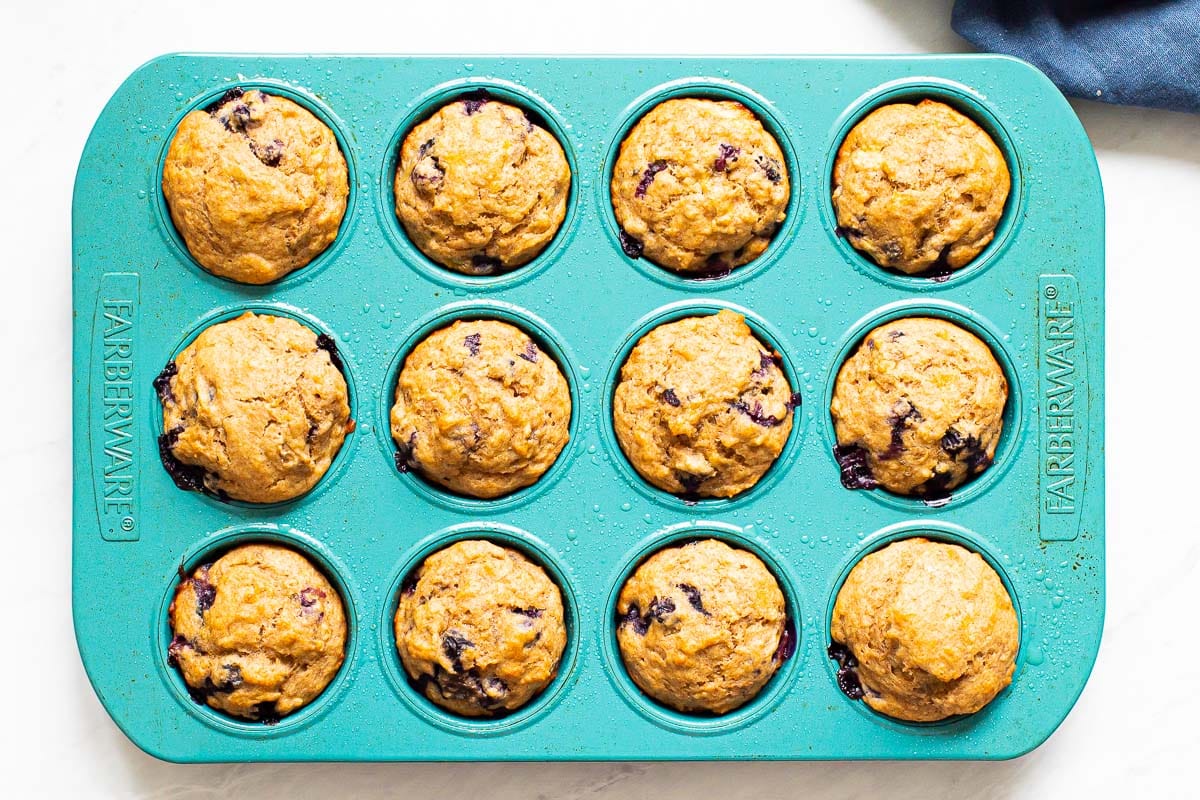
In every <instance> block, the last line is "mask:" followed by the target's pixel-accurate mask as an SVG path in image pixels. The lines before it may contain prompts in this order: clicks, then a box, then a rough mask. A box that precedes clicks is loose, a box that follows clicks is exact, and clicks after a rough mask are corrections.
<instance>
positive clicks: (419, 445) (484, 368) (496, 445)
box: [391, 320, 571, 498]
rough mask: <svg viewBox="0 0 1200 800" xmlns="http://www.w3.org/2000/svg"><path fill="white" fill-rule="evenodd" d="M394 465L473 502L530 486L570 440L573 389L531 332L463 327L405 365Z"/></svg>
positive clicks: (474, 324)
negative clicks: (472, 498)
mask: <svg viewBox="0 0 1200 800" xmlns="http://www.w3.org/2000/svg"><path fill="white" fill-rule="evenodd" d="M391 421H392V438H393V439H395V441H396V448H397V452H396V466H397V467H398V468H399V469H400V471H401V472H404V471H407V470H409V469H412V470H415V471H416V472H417V473H419V474H420V475H421V476H422V477H424V478H426V479H428V480H430V481H433V482H434V483H436V484H438V485H440V486H444V487H446V488H447V489H450V490H451V491H453V492H458V493H459V494H464V495H468V496H470V497H480V498H494V497H500V496H501V495H505V494H509V493H510V492H514V491H516V490H517V489H520V488H523V487H525V486H529V485H530V484H532V483H534V482H536V481H537V479H538V478H540V477H541V476H542V474H543V473H545V471H546V470H548V469H550V467H551V465H552V464H554V461H555V459H557V458H558V454H559V453H561V452H562V449H563V447H564V446H565V445H566V443H567V438H568V431H567V429H568V426H569V425H570V423H571V392H570V390H569V389H568V388H567V381H566V378H564V377H563V375H562V372H561V371H560V370H559V368H558V365H557V364H556V363H554V359H553V358H551V357H550V355H549V354H547V353H544V352H542V351H541V350H540V349H539V348H538V346H537V343H536V342H534V341H533V340H532V339H530V338H529V336H528V335H526V334H525V332H524V331H522V330H520V329H519V328H516V327H514V326H512V325H509V324H508V323H506V322H499V321H497V320H471V321H462V320H460V321H458V322H455V323H454V324H452V325H450V326H449V327H446V328H442V329H441V330H439V331H436V332H434V333H431V334H430V335H429V336H428V337H426V338H425V339H424V340H423V341H422V342H421V343H420V344H418V345H417V346H416V347H415V348H413V351H412V352H411V353H409V354H408V357H407V358H406V359H405V360H404V368H403V369H401V371H400V379H399V381H397V384H396V403H395V405H394V406H392V414H391Z"/></svg>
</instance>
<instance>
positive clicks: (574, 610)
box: [378, 522, 580, 737]
mask: <svg viewBox="0 0 1200 800" xmlns="http://www.w3.org/2000/svg"><path fill="white" fill-rule="evenodd" d="M464 539H484V540H486V541H489V542H492V543H493V544H497V545H499V546H501V547H511V548H513V549H514V550H518V551H520V552H521V553H522V554H523V555H525V556H526V557H528V558H529V560H530V561H532V562H533V563H535V564H537V565H538V566H540V567H541V568H542V569H544V570H545V571H546V574H547V575H548V576H549V577H550V580H552V581H553V582H554V584H555V585H556V586H558V589H559V591H560V592H561V593H562V600H563V622H564V623H565V625H566V629H567V631H566V633H567V645H566V647H565V648H564V649H563V654H562V659H561V660H560V661H559V664H558V673H557V674H556V675H555V676H554V680H552V681H551V682H550V684H549V685H548V686H547V687H546V688H545V689H543V690H542V691H541V692H540V693H539V694H537V695H535V696H534V697H533V698H532V699H531V700H530V701H529V702H528V703H526V704H525V705H524V706H522V707H520V708H518V709H515V710H514V711H511V712H509V713H506V714H502V715H497V716H492V717H464V716H461V715H459V714H455V713H454V712H452V711H450V710H448V709H445V708H442V707H441V706H439V705H437V704H436V703H434V702H433V701H432V700H429V699H428V698H427V697H425V696H424V695H423V694H422V693H421V691H420V690H419V689H418V688H417V687H416V686H415V685H414V681H413V680H412V679H411V678H410V677H409V675H408V672H407V671H406V670H405V669H404V664H403V663H401V661H400V653H399V651H398V650H397V648H396V632H395V619H396V610H397V609H398V608H399V605H400V592H401V588H402V586H403V584H404V579H405V578H407V577H408V576H409V574H410V573H412V572H413V570H415V569H417V568H418V567H419V566H421V563H422V562H424V560H425V559H426V558H427V557H428V556H430V555H432V554H433V553H436V552H437V551H439V550H442V549H444V548H446V547H448V546H450V545H452V544H454V543H455V542H461V541H463V540H464ZM568 577H569V576H568V573H567V571H566V569H565V567H564V566H563V564H562V562H561V561H559V558H558V556H557V555H556V554H555V553H554V552H553V551H552V550H551V549H550V547H549V545H547V544H546V543H545V542H543V541H542V540H540V539H538V538H536V537H535V536H533V535H532V534H530V533H527V532H526V531H523V530H521V529H520V528H516V527H513V526H511V525H504V524H502V523H497V522H480V523H463V524H459V525H453V526H451V527H449V528H444V529H442V530H440V531H437V532H436V533H433V534H430V535H429V536H426V537H425V538H424V539H422V540H421V541H419V542H417V544H416V545H415V546H414V547H412V548H410V549H409V551H408V553H407V554H406V555H405V556H404V557H403V558H402V559H401V560H400V563H399V565H398V566H397V567H396V568H395V569H394V570H393V573H392V580H391V583H390V584H389V586H388V590H387V594H386V595H385V597H386V602H385V603H384V608H383V611H384V616H383V619H381V620H380V621H379V640H378V646H379V661H380V663H381V664H382V666H383V671H384V674H385V675H386V676H387V679H388V683H389V684H390V685H391V687H392V689H393V691H395V693H396V696H397V697H399V698H400V700H401V701H402V702H403V704H404V705H405V706H406V707H407V708H408V709H409V710H411V711H412V712H414V713H415V715H416V716H417V717H418V718H419V719H421V720H423V721H424V722H427V723H429V724H431V725H436V726H438V727H440V728H443V729H445V730H448V731H450V732H452V733H456V734H459V735H462V736H468V737H473V736H499V735H503V734H506V733H511V732H512V731H514V730H519V729H521V728H524V727H527V726H529V725H532V724H534V723H536V722H537V721H538V720H540V719H542V718H544V717H545V716H546V715H547V714H549V713H550V712H551V711H552V710H553V708H554V707H555V706H556V705H557V704H558V703H559V702H560V701H561V700H562V698H563V695H564V694H566V692H565V691H564V687H566V686H567V685H568V684H570V683H571V682H573V680H574V676H573V674H572V673H573V671H574V669H575V664H576V662H577V660H578V657H579V630H578V629H579V620H580V611H579V604H578V601H577V600H576V599H575V590H574V588H573V587H572V586H571V582H570V580H568Z"/></svg>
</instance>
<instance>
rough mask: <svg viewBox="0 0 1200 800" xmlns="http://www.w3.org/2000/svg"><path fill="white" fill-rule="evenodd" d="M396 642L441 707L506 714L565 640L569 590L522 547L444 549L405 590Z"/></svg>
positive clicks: (549, 675)
mask: <svg viewBox="0 0 1200 800" xmlns="http://www.w3.org/2000/svg"><path fill="white" fill-rule="evenodd" d="M395 629H396V647H397V649H398V650H399V652H400V660H401V662H402V663H403V664H404V669H405V671H407V672H408V675H409V677H410V678H412V680H413V681H414V682H415V683H416V684H417V685H418V686H419V688H420V690H421V692H422V693H423V694H424V695H425V696H426V697H428V698H429V699H430V700H431V701H432V702H434V703H436V704H437V705H439V706H441V707H443V708H446V709H449V710H450V711H453V712H454V713H456V714H461V715H463V716H467V717H481V716H500V715H503V714H506V713H509V712H512V711H515V710H517V709H518V708H520V707H521V706H523V705H525V704H526V703H528V702H529V701H530V700H531V699H533V698H534V697H536V696H537V695H538V694H540V693H541V692H542V690H543V689H545V688H546V687H547V686H549V685H550V682H551V681H553V680H554V676H555V675H557V674H558V666H559V663H560V662H561V660H562V654H563V649H564V648H565V647H566V643H567V630H566V623H565V621H564V615H563V602H562V595H561V593H560V592H559V588H558V586H556V585H555V584H554V581H552V580H550V578H549V577H548V576H547V575H546V573H545V571H544V570H543V569H542V568H541V567H539V566H538V565H537V564H534V563H533V562H532V561H530V560H529V559H527V558H526V557H525V556H523V555H521V554H520V553H519V552H517V551H516V550H513V549H511V548H507V547H500V546H498V545H495V544H492V543H491V542H486V541H479V540H470V541H462V542H456V543H455V544H452V545H450V546H449V547H446V548H445V549H442V550H439V551H438V552H436V553H434V554H433V555H431V556H429V557H428V558H426V559H425V561H423V562H422V563H421V566H420V567H418V568H417V569H416V571H415V572H413V574H411V575H409V576H408V577H407V578H406V579H405V580H404V583H403V586H402V588H401V590H400V603H399V607H398V608H397V609H396V619H395Z"/></svg>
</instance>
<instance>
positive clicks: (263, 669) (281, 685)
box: [167, 544, 346, 723]
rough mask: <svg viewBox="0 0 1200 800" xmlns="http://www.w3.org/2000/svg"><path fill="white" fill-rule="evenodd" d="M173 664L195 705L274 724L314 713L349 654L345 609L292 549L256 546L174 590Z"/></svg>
mask: <svg viewBox="0 0 1200 800" xmlns="http://www.w3.org/2000/svg"><path fill="white" fill-rule="evenodd" d="M168 617H169V619H170V623H171V632H172V634H173V638H172V639H171V644H170V646H169V647H168V649H167V660H168V662H169V663H170V664H171V665H172V666H174V667H176V668H178V670H179V672H180V674H181V675H182V676H183V680H184V682H185V683H186V684H187V685H188V690H189V691H190V692H191V694H192V697H193V698H194V699H195V700H196V701H197V702H200V703H206V704H208V705H209V706H211V707H212V708H215V709H217V710H218V711H223V712H225V713H226V714H231V715H233V716H235V717H242V718H245V719H251V720H257V721H260V722H268V723H269V722H273V721H275V720H278V719H279V717H282V716H284V715H286V714H290V713H292V712H293V711H295V710H297V709H298V708H300V707H302V706H304V705H306V704H307V703H310V702H311V701H312V700H313V699H314V698H315V697H316V696H317V695H319V694H320V693H321V692H322V691H323V690H324V689H325V687H326V686H328V685H329V682H330V681H331V680H333V678H334V676H335V675H337V672H338V669H340V668H341V666H342V660H343V659H344V658H345V650H346V616H345V613H344V610H343V608H342V599H341V597H340V596H339V595H338V592H337V590H336V589H334V588H333V586H332V585H331V584H330V583H329V580H328V579H327V578H326V577H325V576H324V575H322V574H321V572H320V570H318V569H317V568H316V567H314V566H313V565H312V563H311V562H310V561H309V560H308V559H307V558H305V557H304V556H302V555H300V554H299V553H297V552H295V551H294V550H292V549H290V548H288V547H282V546H279V545H272V544H249V545H242V546H240V547H236V548H234V549H233V550H230V551H229V552H228V553H226V554H225V555H223V556H221V557H220V558H218V559H217V560H216V561H215V562H213V563H211V564H204V565H202V566H200V567H199V568H197V569H196V571H195V572H194V573H192V575H191V576H190V577H188V578H185V579H184V580H183V581H181V582H180V584H179V586H178V587H177V588H176V590H175V597H174V599H173V600H172V601H171V607H170V609H169V611H168Z"/></svg>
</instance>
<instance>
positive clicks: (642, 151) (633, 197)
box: [611, 98, 791, 277]
mask: <svg viewBox="0 0 1200 800" xmlns="http://www.w3.org/2000/svg"><path fill="white" fill-rule="evenodd" d="M611 192H612V205H613V211H614V212H615V213H616V216H617V223H618V224H619V225H620V227H621V245H622V248H623V249H624V250H625V252H626V254H627V255H629V256H631V257H634V258H636V257H638V256H645V257H646V258H648V259H650V260H651V261H653V262H654V263H655V264H658V265H659V266H661V267H666V268H667V269H670V270H675V271H677V272H682V273H685V274H690V275H693V276H706V277H714V276H719V275H723V274H726V273H728V272H729V271H730V270H732V269H733V268H735V267H739V266H741V265H743V264H746V263H748V262H750V261H753V260H754V259H756V258H758V257H759V256H760V255H762V253H763V251H765V250H766V249H767V245H769V244H770V243H771V238H772V237H773V236H774V235H775V231H776V229H777V228H778V227H779V225H780V223H782V222H783V220H784V217H785V216H786V210H787V204H788V198H789V196H790V192H791V189H790V187H789V184H788V171H787V167H786V165H785V161H784V157H783V152H782V151H781V150H780V149H779V143H778V142H776V141H775V137H773V136H772V135H771V134H770V133H768V132H767V130H766V129H765V128H763V125H762V123H761V122H760V121H759V120H758V118H757V117H756V116H754V114H753V113H752V112H751V111H750V110H749V109H748V108H746V107H745V106H744V105H742V104H741V103H737V102H734V101H731V100H705V99H701V98H681V99H674V100H666V101H664V102H662V103H659V104H658V105H656V106H655V107H654V108H652V109H650V111H649V112H647V113H646V115H645V116H644V117H642V118H641V119H640V120H638V122H637V124H636V125H634V126H633V128H632V130H630V131H629V134H628V135H627V136H626V137H625V140H624V141H623V142H621V151H620V154H619V155H618V156H617V161H616V164H615V165H614V166H613V175H612V184H611Z"/></svg>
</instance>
